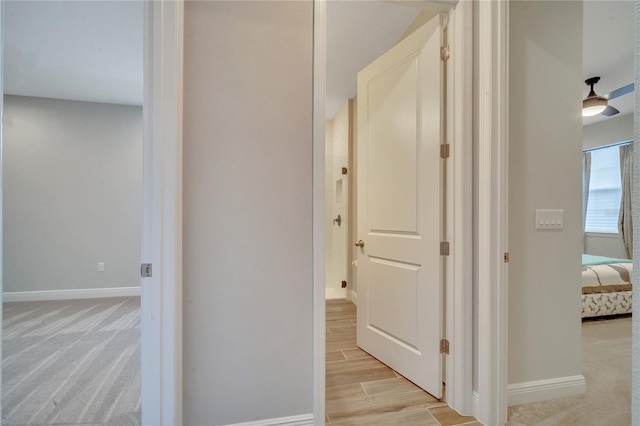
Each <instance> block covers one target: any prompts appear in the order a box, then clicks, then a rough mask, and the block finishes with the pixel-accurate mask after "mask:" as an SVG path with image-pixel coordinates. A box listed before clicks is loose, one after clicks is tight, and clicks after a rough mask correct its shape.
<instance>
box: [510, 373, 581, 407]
mask: <svg viewBox="0 0 640 426" xmlns="http://www.w3.org/2000/svg"><path fill="white" fill-rule="evenodd" d="M586 391H587V383H586V380H585V378H584V376H583V375H577V376H567V377H555V378H553V379H545V380H534V381H531V382H522V383H514V384H511V385H508V386H507V395H508V397H507V399H508V404H509V406H511V405H521V404H529V403H532V402H538V401H544V400H547V399H555V398H563V397H565V396H574V395H582V394H583V393H585V392H586Z"/></svg>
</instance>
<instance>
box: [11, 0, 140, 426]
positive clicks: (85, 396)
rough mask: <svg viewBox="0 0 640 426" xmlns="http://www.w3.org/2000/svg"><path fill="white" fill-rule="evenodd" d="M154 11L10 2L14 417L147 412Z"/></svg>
mask: <svg viewBox="0 0 640 426" xmlns="http://www.w3.org/2000/svg"><path fill="white" fill-rule="evenodd" d="M143 16H144V15H143V3H142V2H127V3H122V2H116V3H109V2H90V3H83V2H75V3H74V2H72V3H63V2H49V3H42V2H6V3H5V8H4V21H3V28H4V37H5V54H4V61H3V66H4V76H5V80H4V111H3V112H4V116H3V119H4V126H3V147H2V150H3V182H4V184H3V205H4V209H3V215H4V217H3V228H4V235H3V246H4V251H3V257H4V268H3V273H4V275H3V292H4V304H5V306H4V307H5V317H4V321H3V329H4V332H3V336H2V337H3V349H4V350H3V374H2V378H3V384H2V408H3V422H6V423H25V424H33V423H41V424H48V423H61V422H62V423H72V422H77V421H83V422H87V423H93V422H98V423H107V422H115V423H119V424H139V423H140V422H141V398H140V387H141V386H140V382H141V368H140V364H141V356H140V276H139V263H140V253H141V251H142V250H141V242H142V216H143V212H142V210H143V205H142V199H143V197H142V193H143V190H142V186H143V176H142V165H143V159H142V150H143V137H142V133H143V113H142V97H143V84H142V80H143V70H142V64H143V27H144V22H143Z"/></svg>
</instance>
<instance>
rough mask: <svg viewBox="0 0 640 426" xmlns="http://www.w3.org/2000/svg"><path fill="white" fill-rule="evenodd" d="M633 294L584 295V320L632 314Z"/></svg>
mask: <svg viewBox="0 0 640 426" xmlns="http://www.w3.org/2000/svg"><path fill="white" fill-rule="evenodd" d="M631 294H632V292H631V291H616V292H612V293H590V294H583V295H582V318H592V317H601V316H606V315H620V314H630V313H631V304H632V296H631Z"/></svg>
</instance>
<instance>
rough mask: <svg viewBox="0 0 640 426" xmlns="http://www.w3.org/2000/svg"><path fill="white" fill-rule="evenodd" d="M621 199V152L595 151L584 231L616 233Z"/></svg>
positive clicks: (615, 147) (592, 156)
mask: <svg viewBox="0 0 640 426" xmlns="http://www.w3.org/2000/svg"><path fill="white" fill-rule="evenodd" d="M620 197H621V183H620V149H619V148H618V147H617V146H611V147H608V148H603V149H598V150H595V151H592V152H591V180H590V183H589V200H588V203H587V217H586V226H585V231H586V232H601V233H609V234H617V233H618V213H619V211H620Z"/></svg>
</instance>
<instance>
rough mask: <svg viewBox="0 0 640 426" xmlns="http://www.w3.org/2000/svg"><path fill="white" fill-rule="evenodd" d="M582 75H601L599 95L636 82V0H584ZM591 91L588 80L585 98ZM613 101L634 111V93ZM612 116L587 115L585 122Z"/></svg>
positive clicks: (624, 109) (624, 111)
mask: <svg viewBox="0 0 640 426" xmlns="http://www.w3.org/2000/svg"><path fill="white" fill-rule="evenodd" d="M583 18H584V22H583V44H582V55H583V56H582V76H583V80H586V79H587V78H589V77H594V76H600V77H601V78H600V82H599V83H598V84H597V85H596V86H595V90H596V93H597V94H598V95H605V94H607V93H609V92H611V91H612V90H615V89H618V88H620V87H623V86H626V85H627V84H629V83H633V80H634V70H633V67H634V64H633V58H634V54H633V52H634V49H635V2H633V1H585V2H584V4H583ZM588 93H589V87H588V86H587V85H586V84H585V85H584V88H583V98H584V97H586V96H587V94H588ZM609 104H610V105H612V106H614V107H616V108H618V110H620V114H619V115H621V116H622V115H625V114H631V113H633V107H634V96H633V94H632V93H630V94H628V95H624V96H621V97H619V98H616V99H613V100H611V101H610V102H609ZM607 118H608V117H605V116H603V115H596V116H594V117H584V118H583V119H582V122H583V124H585V125H586V124H592V123H595V122H598V121H602V120H606V119H607Z"/></svg>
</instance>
